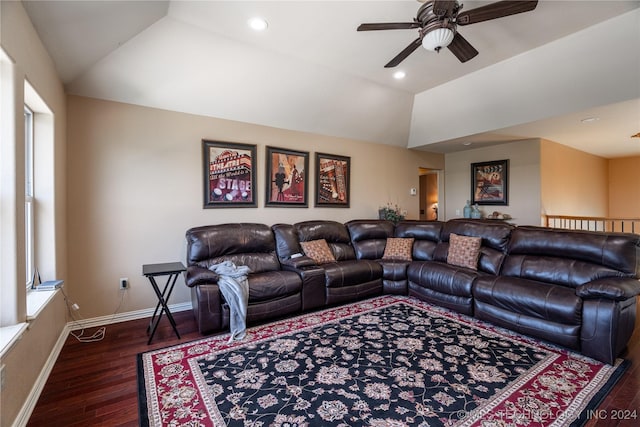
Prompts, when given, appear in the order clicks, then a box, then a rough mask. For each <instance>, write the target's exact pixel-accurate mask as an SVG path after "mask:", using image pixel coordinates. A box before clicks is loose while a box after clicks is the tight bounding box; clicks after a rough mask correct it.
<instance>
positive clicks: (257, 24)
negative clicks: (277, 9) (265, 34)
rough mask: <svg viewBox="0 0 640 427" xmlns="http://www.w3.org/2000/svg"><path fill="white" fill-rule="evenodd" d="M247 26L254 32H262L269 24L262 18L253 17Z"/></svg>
mask: <svg viewBox="0 0 640 427" xmlns="http://www.w3.org/2000/svg"><path fill="white" fill-rule="evenodd" d="M249 26H250V27H251V28H252V29H253V30H255V31H264V30H266V29H267V27H268V26H269V24H268V23H267V21H266V20H265V19H264V18H260V17H255V18H251V19H249Z"/></svg>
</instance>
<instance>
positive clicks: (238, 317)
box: [209, 261, 251, 342]
mask: <svg viewBox="0 0 640 427" xmlns="http://www.w3.org/2000/svg"><path fill="white" fill-rule="evenodd" d="M209 270H211V271H213V272H214V273H216V274H218V276H220V278H219V279H218V287H219V288H220V292H222V295H223V296H224V299H225V301H227V304H229V311H230V313H229V314H230V330H231V336H230V337H229V342H231V341H234V340H241V339H243V338H244V337H245V335H246V332H247V305H248V303H249V282H248V280H247V274H249V272H250V271H251V270H250V269H249V267H247V266H245V265H241V266H236V265H235V264H234V263H233V262H231V261H223V262H221V263H220V264H214V265H212V266H210V267H209Z"/></svg>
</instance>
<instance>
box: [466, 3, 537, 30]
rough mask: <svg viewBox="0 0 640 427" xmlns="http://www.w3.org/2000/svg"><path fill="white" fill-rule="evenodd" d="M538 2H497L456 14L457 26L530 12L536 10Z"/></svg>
mask: <svg viewBox="0 0 640 427" xmlns="http://www.w3.org/2000/svg"><path fill="white" fill-rule="evenodd" d="M537 5H538V1H537V0H534V1H499V2H495V3H491V4H488V5H486V6H482V7H477V8H475V9H471V10H467V11H465V12H461V13H460V14H458V19H457V20H456V23H457V24H458V25H469V24H476V23H478V22H483V21H489V20H491V19H497V18H502V17H504V16H509V15H515V14H518V13H523V12H530V11H532V10H533V9H535V8H536V6H537Z"/></svg>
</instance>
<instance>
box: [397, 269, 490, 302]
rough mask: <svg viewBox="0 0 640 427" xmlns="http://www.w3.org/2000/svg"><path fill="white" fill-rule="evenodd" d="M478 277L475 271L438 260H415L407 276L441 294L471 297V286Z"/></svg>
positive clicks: (413, 281)
mask: <svg viewBox="0 0 640 427" xmlns="http://www.w3.org/2000/svg"><path fill="white" fill-rule="evenodd" d="M477 277H478V273H476V272H475V271H473V270H471V269H468V268H464V267H457V266H454V265H449V264H445V263H440V262H436V261H414V262H412V263H411V264H409V267H408V268H407V278H408V279H409V281H410V282H412V283H415V284H417V285H419V286H421V287H423V288H428V289H431V290H433V291H436V292H438V293H441V294H447V295H455V296H462V297H471V295H472V293H471V292H472V291H471V286H472V284H473V282H474V281H475V280H476V278H477Z"/></svg>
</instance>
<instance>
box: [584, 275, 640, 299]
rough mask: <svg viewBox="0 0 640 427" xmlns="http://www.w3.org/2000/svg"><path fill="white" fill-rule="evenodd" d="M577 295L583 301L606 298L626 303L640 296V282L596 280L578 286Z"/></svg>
mask: <svg viewBox="0 0 640 427" xmlns="http://www.w3.org/2000/svg"><path fill="white" fill-rule="evenodd" d="M576 295H577V296H579V297H580V298H582V299H596V298H604V299H609V300H613V301H624V300H627V299H629V298H632V297H634V296H636V295H640V281H638V280H637V279H633V278H629V277H607V278H604V279H596V280H593V281H591V282H589V283H585V284H584V285H582V286H578V287H577V288H576Z"/></svg>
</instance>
